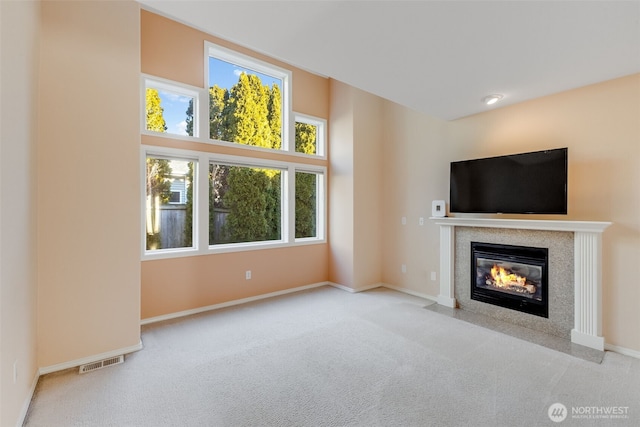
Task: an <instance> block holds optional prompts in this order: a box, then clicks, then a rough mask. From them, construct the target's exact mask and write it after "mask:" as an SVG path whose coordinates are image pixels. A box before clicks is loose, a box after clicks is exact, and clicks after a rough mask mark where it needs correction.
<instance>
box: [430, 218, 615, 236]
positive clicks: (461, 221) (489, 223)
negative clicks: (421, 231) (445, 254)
mask: <svg viewBox="0 0 640 427" xmlns="http://www.w3.org/2000/svg"><path fill="white" fill-rule="evenodd" d="M429 219H433V220H436V224H437V225H448V226H452V227H491V228H516V229H522V230H549V231H582V232H589V233H602V232H603V231H604V230H605V229H606V228H607V227H609V226H610V225H611V223H610V222H601V221H565V220H560V221H554V220H530V219H497V218H454V217H445V218H435V217H431V218H429Z"/></svg>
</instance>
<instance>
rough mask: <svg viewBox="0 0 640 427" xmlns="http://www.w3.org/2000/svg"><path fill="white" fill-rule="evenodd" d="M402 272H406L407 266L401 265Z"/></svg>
mask: <svg viewBox="0 0 640 427" xmlns="http://www.w3.org/2000/svg"><path fill="white" fill-rule="evenodd" d="M402 272H403V273H406V272H407V266H406V265H405V264H402Z"/></svg>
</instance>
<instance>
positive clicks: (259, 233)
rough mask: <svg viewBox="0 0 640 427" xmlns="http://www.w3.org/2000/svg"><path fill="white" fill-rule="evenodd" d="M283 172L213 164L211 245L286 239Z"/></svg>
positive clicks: (211, 165)
mask: <svg viewBox="0 0 640 427" xmlns="http://www.w3.org/2000/svg"><path fill="white" fill-rule="evenodd" d="M282 182H283V171H282V170H279V169H266V168H259V167H250V166H238V165H228V164H222V163H212V164H210V165H209V194H210V196H209V244H210V245H220V244H229V243H245V242H263V241H270V240H282V194H283V192H282Z"/></svg>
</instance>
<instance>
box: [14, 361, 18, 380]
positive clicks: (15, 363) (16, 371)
mask: <svg viewBox="0 0 640 427" xmlns="http://www.w3.org/2000/svg"><path fill="white" fill-rule="evenodd" d="M17 382H18V361H17V360H16V361H15V362H13V383H14V384H16V383H17Z"/></svg>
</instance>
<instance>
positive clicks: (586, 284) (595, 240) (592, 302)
mask: <svg viewBox="0 0 640 427" xmlns="http://www.w3.org/2000/svg"><path fill="white" fill-rule="evenodd" d="M573 244H574V260H575V261H574V280H575V291H574V292H575V294H574V298H575V305H574V315H575V320H574V327H573V329H572V330H571V341H572V342H574V343H576V344H581V345H584V346H587V347H591V348H597V349H598V350H601V351H602V350H604V338H603V337H602V302H601V301H602V256H601V247H602V235H601V234H600V233H590V232H584V231H579V232H575V233H574V240H573Z"/></svg>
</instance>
